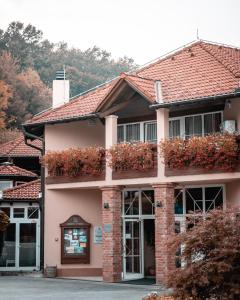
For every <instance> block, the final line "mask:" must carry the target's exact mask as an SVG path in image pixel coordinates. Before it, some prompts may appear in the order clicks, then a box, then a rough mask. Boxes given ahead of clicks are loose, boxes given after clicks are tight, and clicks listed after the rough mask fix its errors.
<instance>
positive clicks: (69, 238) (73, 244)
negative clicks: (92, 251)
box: [64, 228, 88, 256]
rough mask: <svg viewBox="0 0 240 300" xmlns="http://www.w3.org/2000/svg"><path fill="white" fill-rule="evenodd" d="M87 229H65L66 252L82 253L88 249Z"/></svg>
mask: <svg viewBox="0 0 240 300" xmlns="http://www.w3.org/2000/svg"><path fill="white" fill-rule="evenodd" d="M87 242H88V241H87V230H86V229H84V228H65V229H64V254H66V255H68V256H71V255H82V254H86V250H87Z"/></svg>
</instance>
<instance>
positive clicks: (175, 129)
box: [169, 120, 181, 138]
mask: <svg viewBox="0 0 240 300" xmlns="http://www.w3.org/2000/svg"><path fill="white" fill-rule="evenodd" d="M180 136H181V131H180V120H171V121H169V137H170V138H173V137H180Z"/></svg>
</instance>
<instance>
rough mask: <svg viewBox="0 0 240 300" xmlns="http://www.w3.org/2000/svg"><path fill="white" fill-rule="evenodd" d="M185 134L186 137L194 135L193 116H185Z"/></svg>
mask: <svg viewBox="0 0 240 300" xmlns="http://www.w3.org/2000/svg"><path fill="white" fill-rule="evenodd" d="M185 136H186V138H188V137H191V136H193V117H186V118H185Z"/></svg>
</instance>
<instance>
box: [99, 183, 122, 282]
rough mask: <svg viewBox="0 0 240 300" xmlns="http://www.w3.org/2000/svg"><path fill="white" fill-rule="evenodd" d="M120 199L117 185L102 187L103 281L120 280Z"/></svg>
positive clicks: (119, 190) (120, 195) (120, 194)
mask: <svg viewBox="0 0 240 300" xmlns="http://www.w3.org/2000/svg"><path fill="white" fill-rule="evenodd" d="M121 199H122V193H121V189H120V188H119V187H117V186H109V187H104V188H102V220H103V281H106V282H118V281H121V272H122V253H121V249H122V247H121V234H122V232H121V202H122V201H121ZM107 205H109V208H107V207H106V206H107ZM104 206H105V208H104Z"/></svg>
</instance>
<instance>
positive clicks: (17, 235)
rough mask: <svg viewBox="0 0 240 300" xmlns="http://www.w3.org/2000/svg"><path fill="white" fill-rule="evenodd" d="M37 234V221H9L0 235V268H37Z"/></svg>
mask: <svg viewBox="0 0 240 300" xmlns="http://www.w3.org/2000/svg"><path fill="white" fill-rule="evenodd" d="M39 234H40V226H39V223H38V222H16V223H11V224H10V225H9V226H8V228H7V230H6V231H5V232H4V233H2V236H1V244H2V247H1V248H2V249H1V253H0V270H38V269H39V255H40V245H39Z"/></svg>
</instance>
